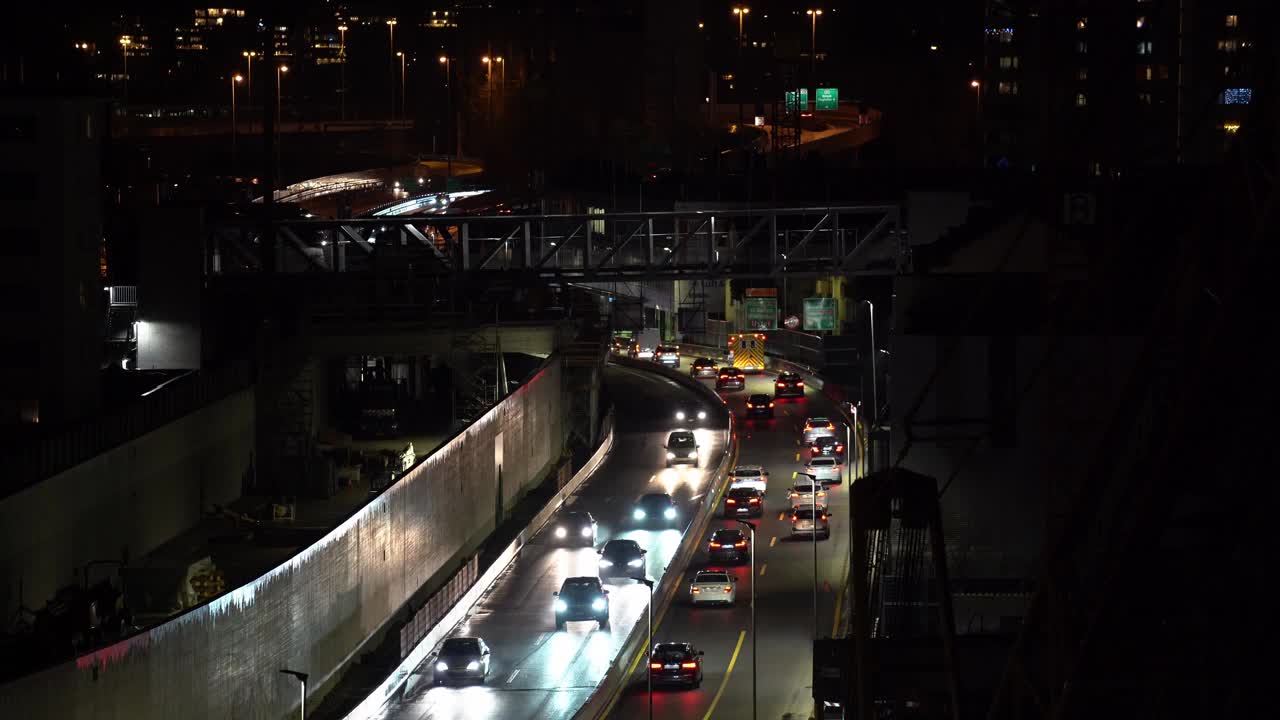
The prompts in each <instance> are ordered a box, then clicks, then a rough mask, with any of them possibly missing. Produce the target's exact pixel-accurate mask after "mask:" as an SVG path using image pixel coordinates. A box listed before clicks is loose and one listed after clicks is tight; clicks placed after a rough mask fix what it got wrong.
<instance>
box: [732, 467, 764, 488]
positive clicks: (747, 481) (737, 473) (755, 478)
mask: <svg viewBox="0 0 1280 720" xmlns="http://www.w3.org/2000/svg"><path fill="white" fill-rule="evenodd" d="M740 487H746V488H751V489H752V490H759V491H760V492H768V490H769V471H768V470H765V469H764V466H763V465H738V466H737V467H735V468H734V469H732V470H730V471H729V489H730V490H733V489H735V488H740Z"/></svg>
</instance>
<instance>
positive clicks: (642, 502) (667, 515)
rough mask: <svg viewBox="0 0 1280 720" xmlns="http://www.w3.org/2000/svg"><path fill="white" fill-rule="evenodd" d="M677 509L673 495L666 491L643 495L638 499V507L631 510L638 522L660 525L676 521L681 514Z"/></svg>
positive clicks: (633, 517) (632, 515)
mask: <svg viewBox="0 0 1280 720" xmlns="http://www.w3.org/2000/svg"><path fill="white" fill-rule="evenodd" d="M679 514H680V513H679V512H677V511H676V504H675V502H674V501H672V500H671V496H670V495H668V494H666V493H649V494H647V495H642V496H641V497H640V499H639V500H637V501H636V507H635V509H634V510H632V511H631V517H632V519H633V520H635V521H636V522H638V523H644V524H651V523H657V524H659V525H670V524H671V523H673V522H675V520H676V517H677V516H679Z"/></svg>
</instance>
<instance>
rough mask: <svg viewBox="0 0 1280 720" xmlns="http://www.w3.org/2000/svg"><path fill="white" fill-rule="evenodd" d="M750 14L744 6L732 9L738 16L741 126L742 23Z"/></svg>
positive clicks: (740, 119)
mask: <svg viewBox="0 0 1280 720" xmlns="http://www.w3.org/2000/svg"><path fill="white" fill-rule="evenodd" d="M749 12H751V8H749V7H746V6H742V5H739V6H736V7H734V8H733V14H734V15H737V16H738V124H739V125H741V124H743V123H744V122H745V121H746V118H745V116H744V115H743V110H742V21H743V20H745V19H746V18H747V13H749Z"/></svg>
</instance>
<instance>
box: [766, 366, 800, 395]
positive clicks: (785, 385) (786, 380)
mask: <svg viewBox="0 0 1280 720" xmlns="http://www.w3.org/2000/svg"><path fill="white" fill-rule="evenodd" d="M773 396H774V397H779V398H784V397H801V398H802V397H804V380H803V379H802V378H801V377H800V376H799V375H797V374H795V373H793V372H784V373H779V375H778V379H777V380H775V381H774V383H773Z"/></svg>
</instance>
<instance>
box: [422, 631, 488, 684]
mask: <svg viewBox="0 0 1280 720" xmlns="http://www.w3.org/2000/svg"><path fill="white" fill-rule="evenodd" d="M488 675H489V646H488V645H486V644H485V642H484V640H481V639H480V638H478V637H452V638H449V639H448V640H445V641H444V644H442V645H441V646H440V652H439V653H437V654H436V668H435V676H434V677H435V683H436V684H437V685H439V684H440V683H444V682H453V681H458V680H463V681H471V682H481V683H483V682H484V679H485V678H486V677H488Z"/></svg>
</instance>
